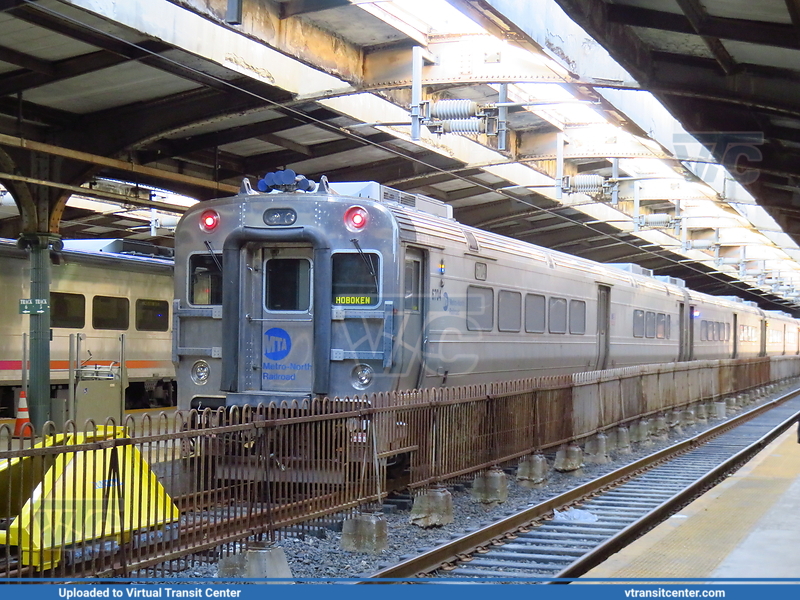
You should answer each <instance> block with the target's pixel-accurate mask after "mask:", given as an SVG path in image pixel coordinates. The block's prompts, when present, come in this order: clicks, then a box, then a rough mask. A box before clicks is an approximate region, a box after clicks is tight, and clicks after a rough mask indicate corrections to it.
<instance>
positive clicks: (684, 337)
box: [678, 302, 695, 362]
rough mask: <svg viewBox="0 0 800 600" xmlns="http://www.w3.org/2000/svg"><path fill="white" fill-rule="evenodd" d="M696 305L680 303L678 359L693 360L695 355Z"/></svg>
mask: <svg viewBox="0 0 800 600" xmlns="http://www.w3.org/2000/svg"><path fill="white" fill-rule="evenodd" d="M694 310H695V307H694V306H692V305H689V306H688V307H687V306H686V303H685V302H680V303H679V304H678V327H679V331H678V346H679V348H678V361H681V362H682V361H687V360H692V358H693V356H694V320H693V319H692V316H693V315H694Z"/></svg>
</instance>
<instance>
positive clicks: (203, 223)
mask: <svg viewBox="0 0 800 600" xmlns="http://www.w3.org/2000/svg"><path fill="white" fill-rule="evenodd" d="M217 225H219V213H218V212H217V211H215V210H206V211H203V213H202V214H201V215H200V229H202V230H203V231H208V232H211V231H214V230H215V229H216V228H217Z"/></svg>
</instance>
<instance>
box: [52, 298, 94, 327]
mask: <svg viewBox="0 0 800 600" xmlns="http://www.w3.org/2000/svg"><path fill="white" fill-rule="evenodd" d="M84 325H86V297H85V296H84V295H83V294H67V293H66V292H50V327H60V328H64V329H83V327H84Z"/></svg>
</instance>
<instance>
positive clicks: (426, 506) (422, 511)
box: [409, 486, 453, 527]
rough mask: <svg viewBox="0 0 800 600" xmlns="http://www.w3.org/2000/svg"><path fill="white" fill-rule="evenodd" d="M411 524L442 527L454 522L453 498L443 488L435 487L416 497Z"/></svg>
mask: <svg viewBox="0 0 800 600" xmlns="http://www.w3.org/2000/svg"><path fill="white" fill-rule="evenodd" d="M409 520H410V522H411V524H412V525H417V526H419V527H441V526H442V525H448V524H450V523H452V522H453V496H452V494H450V491H449V490H448V489H446V488H443V487H441V486H434V487H432V488H430V489H428V490H425V491H423V492H421V493H419V494H417V495H416V496H415V497H414V506H413V507H412V509H411V517H410V519H409Z"/></svg>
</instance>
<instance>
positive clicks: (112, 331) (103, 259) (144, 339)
mask: <svg viewBox="0 0 800 600" xmlns="http://www.w3.org/2000/svg"><path fill="white" fill-rule="evenodd" d="M126 243H127V244H128V245H130V243H129V242H126ZM121 244H122V242H116V241H114V240H99V241H98V243H97V244H95V245H96V246H97V247H98V249H97V250H81V249H77V248H79V247H82V246H81V244H80V243H75V244H72V245H71V243H70V242H67V244H66V248H65V249H64V250H63V251H61V252H58V253H54V254H53V256H54V258H55V260H54V262H53V264H52V269H51V285H50V321H51V330H52V342H51V347H50V359H51V360H50V382H51V394H52V395H53V397H56V396H58V397H61V396H62V395H63V394H59V391H58V390H59V389H62V390H63V389H65V388H66V386H67V385H68V375H69V343H70V334H80V335H81V336H82V339H81V343H80V349H81V354H80V356H78V357H77V359H78V360H79V361H80V365H78V366H81V365H82V366H83V367H84V368H86V369H91V368H96V369H97V370H98V371H103V370H104V369H109V370H110V369H111V368H112V367H114V366H115V364H114V363H115V361H118V360H119V356H120V339H119V338H120V334H125V351H126V352H125V354H126V363H127V369H128V382H129V386H128V389H127V391H126V404H127V407H128V408H140V407H144V406H148V405H150V404H151V403H156V404H160V405H168V404H170V402H171V400H172V398H171V396H172V395H173V385H172V382H173V380H174V374H175V368H174V365H173V364H172V361H171V360H170V358H171V356H170V344H171V338H170V336H171V320H170V312H171V305H172V297H173V296H172V288H173V284H172V259H171V258H163V257H153V256H142V255H135V254H126V253H122V252H115V251H114V250H122V248H121V247H120V246H121ZM101 246H104V247H105V248H104V250H100V247H101ZM70 248H73V249H70ZM0 273H1V274H2V275H0V278H1V279H0V281H2V285H3V290H4V293H3V298H4V300H5V301H4V302H2V303H0V339H2V340H3V343H2V344H0V401H1V403H2V404H1V406H2V413H0V416H3V417H13V416H14V412H13V407H14V400H15V397H17V396H18V393H19V389H20V385H21V383H22V353H23V334H25V333H27V332H28V328H29V323H28V317H25V316H23V315H20V314H19V313H18V307H19V300H20V299H23V298H29V297H30V294H29V290H30V262H29V259H28V256H27V254H26V253H25V252H24V251H23V250H19V249H18V248H17V246H16V244H15V242H14V241H12V240H0ZM109 372H110V371H109Z"/></svg>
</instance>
